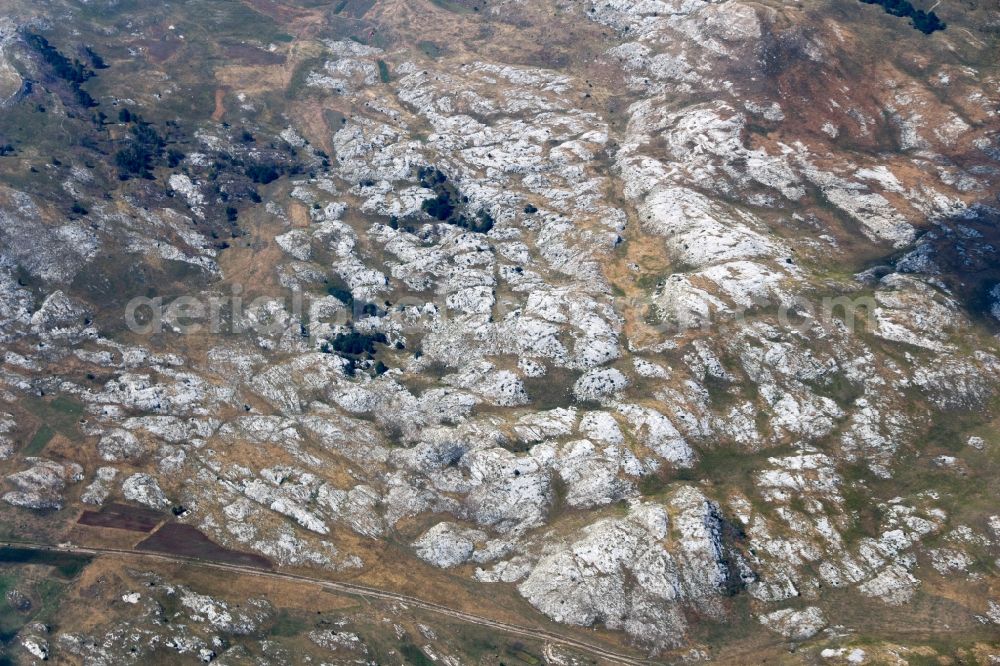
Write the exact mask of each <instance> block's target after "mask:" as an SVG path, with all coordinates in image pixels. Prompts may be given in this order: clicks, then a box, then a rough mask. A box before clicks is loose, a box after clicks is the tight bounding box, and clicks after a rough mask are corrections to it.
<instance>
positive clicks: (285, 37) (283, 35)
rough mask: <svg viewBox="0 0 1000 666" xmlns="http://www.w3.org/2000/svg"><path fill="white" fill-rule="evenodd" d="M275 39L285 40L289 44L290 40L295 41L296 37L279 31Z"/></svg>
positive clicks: (278, 40) (277, 40)
mask: <svg viewBox="0 0 1000 666" xmlns="http://www.w3.org/2000/svg"><path fill="white" fill-rule="evenodd" d="M274 41H276V42H284V43H285V44H287V43H289V42H293V41H295V38H294V37H292V36H291V35H289V34H286V33H284V32H280V33H278V34H277V35H275V36H274Z"/></svg>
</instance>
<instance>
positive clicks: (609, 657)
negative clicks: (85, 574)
mask: <svg viewBox="0 0 1000 666" xmlns="http://www.w3.org/2000/svg"><path fill="white" fill-rule="evenodd" d="M0 545H3V546H8V547H11V548H28V549H32V550H43V551H55V552H62V553H74V554H78V555H92V556H98V557H99V556H112V557H126V558H134V559H149V560H159V561H164V562H172V563H176V562H182V563H185V564H194V565H197V566H200V567H204V568H207V569H219V570H222V571H227V572H231V573H239V574H244V575H248V576H259V577H262V578H271V579H274V580H283V581H288V582H294V583H305V584H308V585H314V586H317V587H320V588H322V589H324V590H328V591H330V592H336V593H340V594H347V595H351V596H356V597H367V598H371V599H383V600H386V601H396V602H399V603H403V604H408V605H410V606H414V607H417V608H421V609H423V610H427V611H431V612H433V613H437V614H438V615H443V616H445V617H450V618H453V619H456V620H460V621H462V622H467V623H469V624H475V625H478V626H481V627H488V628H490V629H495V630H497V631H502V632H505V633H508V634H512V635H515V636H524V637H527V638H533V639H536V640H540V641H545V642H548V643H552V644H554V645H562V646H565V647H569V648H574V649H576V650H580V651H583V652H587V653H589V654H591V655H593V656H595V657H599V658H600V659H602V660H604V661H605V662H608V663H612V664H629V665H630V666H647V665H648V664H651V663H654V662H650V661H646V660H643V659H636V658H634V657H629V656H627V655H623V654H619V653H617V652H613V651H611V650H609V649H607V648H603V647H600V646H598V645H594V644H593V643H588V642H586V641H581V640H578V639H575V638H570V637H566V636H560V635H559V634H555V633H551V632H548V631H544V630H541V629H532V628H530V627H524V626H521V625H517V624H510V623H507V622H500V621H498V620H491V619H489V618H486V617H482V616H479V615H474V614H472V613H466V612H465V611H460V610H455V609H453V608H449V607H448V606H443V605H441V604H437V603H434V602H431V601H424V600H423V599H419V598H417V597H412V596H409V595H406V594H399V593H397V592H389V591H387V590H382V589H379V588H377V587H369V586H367V585H358V584H356V583H343V582H336V581H330V580H323V579H321V578H311V577H309V576H302V575H299V574H292V573H282V572H280V571H270V570H266V569H255V568H253V567H245V566H240V565H235V564H224V563H220V562H210V561H207V560H200V559H196V558H189V557H181V556H177V555H169V554H166V553H152V552H142V551H134V550H125V549H118V548H98V547H91V546H77V545H75V544H60V545H58V546H53V545H50V544H43V543H34V542H27V541H8V542H4V543H2V544H0Z"/></svg>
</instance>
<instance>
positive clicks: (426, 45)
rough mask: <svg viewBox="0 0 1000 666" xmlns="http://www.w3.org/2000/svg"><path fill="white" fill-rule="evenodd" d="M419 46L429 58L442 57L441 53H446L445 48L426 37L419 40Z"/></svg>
mask: <svg viewBox="0 0 1000 666" xmlns="http://www.w3.org/2000/svg"><path fill="white" fill-rule="evenodd" d="M417 48H418V49H420V52H421V53H423V54H424V55H425V56H427V57H428V58H432V59H434V60H437V59H438V58H440V57H441V55H442V54H443V53H444V49H443V48H441V47H440V46H438V45H437V44H435V43H434V42H430V41H427V40H426V39H422V40H420V41H419V42H417Z"/></svg>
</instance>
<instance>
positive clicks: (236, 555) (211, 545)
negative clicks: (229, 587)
mask: <svg viewBox="0 0 1000 666" xmlns="http://www.w3.org/2000/svg"><path fill="white" fill-rule="evenodd" d="M136 550H146V551H153V552H157V553H169V554H171V555H181V556H183V557H192V558H196V559H199V560H212V561H214V562H223V563H225V564H236V565H239V566H243V567H253V568H255V569H270V568H272V565H271V561H270V560H269V559H267V558H266V557H261V556H260V555H254V554H253V553H244V552H241V551H238V550H230V549H228V548H223V547H222V546H220V545H219V544H217V543H215V542H214V541H212V540H211V539H209V538H208V537H207V536H205V535H204V534H203V533H202V532H201V531H200V530H199V529H197V528H195V527H192V526H190V525H184V524H182V523H167V524H166V525H164V526H163V527H161V528H160V529H159V530H157V531H156V532H154V533H153V534H151V535H150V536H149V537H148V538H147V539H145V540H144V541H142V543H140V544H139V545H138V546H136Z"/></svg>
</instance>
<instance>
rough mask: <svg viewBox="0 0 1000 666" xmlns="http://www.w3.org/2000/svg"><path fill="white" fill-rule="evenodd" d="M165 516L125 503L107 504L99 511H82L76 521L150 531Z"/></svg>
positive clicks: (90, 524)
mask: <svg viewBox="0 0 1000 666" xmlns="http://www.w3.org/2000/svg"><path fill="white" fill-rule="evenodd" d="M165 517H166V516H165V515H164V514H162V513H160V512H159V511H153V510H152V509H144V508H143V507H139V506H128V505H126V504H108V505H107V506H104V507H101V510H100V511H84V512H83V514H81V515H80V518H79V519H78V520H77V521H76V522H78V523H79V524H80V525H87V526H89V527H113V528H115V529H118V530H131V531H133V532H152V531H153V529H154V528H155V527H156V526H157V525H159V524H160V521H162V520H163V519H164V518H165Z"/></svg>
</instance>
